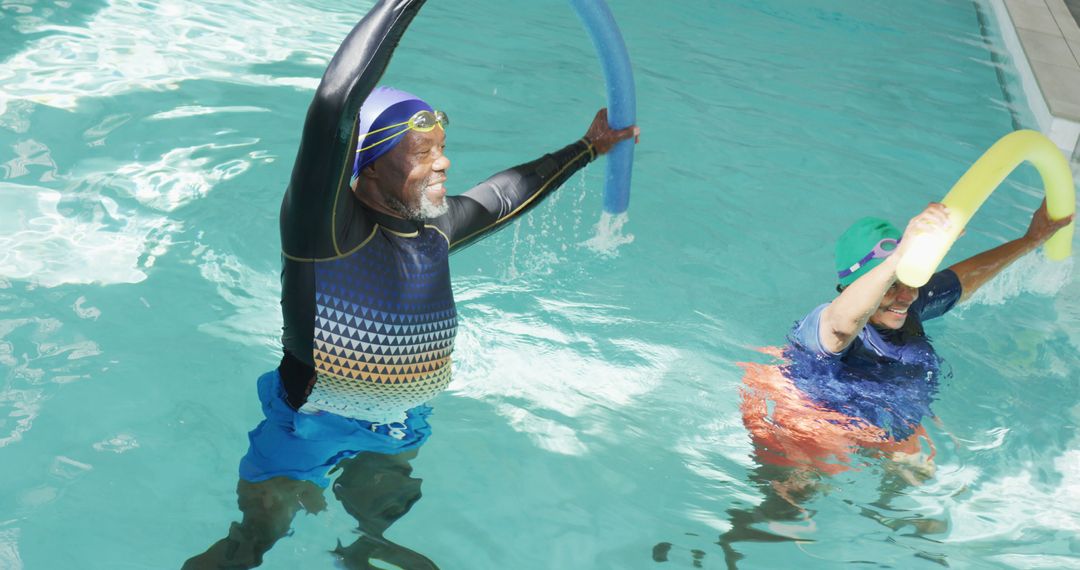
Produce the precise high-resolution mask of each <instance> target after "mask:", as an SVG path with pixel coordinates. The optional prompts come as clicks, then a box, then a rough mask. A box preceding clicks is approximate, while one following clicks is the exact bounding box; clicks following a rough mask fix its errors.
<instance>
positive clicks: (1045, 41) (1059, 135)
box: [989, 0, 1080, 160]
mask: <svg viewBox="0 0 1080 570" xmlns="http://www.w3.org/2000/svg"><path fill="white" fill-rule="evenodd" d="M989 2H990V5H991V6H992V8H993V12H994V13H995V14H996V16H997V18H998V21H999V23H1000V25H1001V29H1002V34H1003V39H1004V41H1005V45H1006V47H1007V48H1008V50H1009V52H1010V53H1012V54H1013V61H1014V62H1015V64H1016V67H1017V71H1018V72H1019V74H1020V78H1021V85H1022V86H1023V89H1024V92H1025V94H1026V95H1027V99H1028V102H1029V104H1030V106H1031V110H1032V111H1033V113H1034V115H1035V118H1036V121H1037V122H1038V126H1039V130H1041V131H1042V132H1043V133H1044V134H1046V135H1047V136H1048V137H1050V139H1051V140H1053V141H1054V143H1055V144H1057V145H1058V146H1059V147H1060V148H1061V149H1062V150H1063V151H1065V153H1066V154H1067V155H1070V156H1072V157H1073V158H1074V160H1077V159H1080V24H1078V23H1077V20H1076V18H1075V16H1074V14H1073V13H1072V11H1070V9H1069V7H1068V6H1067V5H1066V4H1065V0H989Z"/></svg>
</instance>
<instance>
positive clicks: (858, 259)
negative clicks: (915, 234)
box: [836, 217, 903, 287]
mask: <svg viewBox="0 0 1080 570" xmlns="http://www.w3.org/2000/svg"><path fill="white" fill-rule="evenodd" d="M901 235H903V234H902V233H900V230H898V229H896V226H894V225H892V224H890V223H889V222H888V221H887V220H883V219H881V218H869V217H868V218H862V219H860V220H858V221H856V222H855V223H854V224H851V227H849V228H848V229H847V230H846V231H844V233H843V234H841V235H840V239H838V240H836V275H837V277H838V278H839V279H840V285H841V286H843V287H847V286H848V285H851V284H852V283H853V282H854V281H855V280H856V279H858V278H859V277H862V276H863V275H866V273H867V272H868V271H870V270H871V269H873V268H874V267H877V265H878V264H879V263H881V262H882V260H884V259H885V258H886V257H888V255H880V254H881V250H878V254H879V255H880V256H878V257H871V256H872V255H873V254H874V250H875V248H876V247H877V246H878V244H879V243H880V242H881V240H883V239H893V240H897V241H899V240H900V236H901ZM890 246H891V247H890ZM895 248H896V246H895V244H889V245H886V246H884V247H883V248H882V249H884V250H885V251H892V250H894V249H895ZM853 267H854V268H855V269H854V270H852V268H853Z"/></svg>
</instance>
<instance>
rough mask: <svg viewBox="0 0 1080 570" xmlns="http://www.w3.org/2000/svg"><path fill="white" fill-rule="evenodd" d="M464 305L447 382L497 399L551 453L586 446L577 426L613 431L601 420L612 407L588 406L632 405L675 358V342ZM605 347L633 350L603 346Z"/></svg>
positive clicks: (601, 433)
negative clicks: (575, 328) (588, 331)
mask: <svg viewBox="0 0 1080 570" xmlns="http://www.w3.org/2000/svg"><path fill="white" fill-rule="evenodd" d="M459 287H460V285H459ZM460 288H461V289H462V290H470V289H473V288H472V287H460ZM469 310H470V314H469V315H468V317H467V319H468V324H467V325H465V326H462V327H461V328H460V329H459V331H458V337H457V346H456V348H455V352H454V354H455V360H454V381H453V382H452V383H451V384H450V387H449V388H448V390H449V391H450V392H451V393H453V394H456V395H458V396H462V397H467V398H473V399H477V400H483V401H487V402H492V403H494V404H495V409H496V411H497V412H498V413H499V414H500V415H502V416H503V417H505V418H506V419H507V420H508V424H509V425H510V426H511V427H512V428H513V429H515V430H517V431H519V432H522V433H526V434H528V435H529V437H530V438H531V439H532V440H533V441H534V442H535V443H536V445H537V446H538V447H540V448H542V449H546V450H548V451H552V452H556V453H563V454H569V455H584V454H586V453H587V451H588V449H587V447H588V446H587V443H585V441H583V440H582V439H581V437H580V436H581V434H589V435H590V436H593V437H600V438H604V437H608V436H611V434H609V433H608V430H607V427H606V425H605V422H607V421H612V418H611V417H610V414H605V413H600V412H597V413H595V414H593V413H590V411H591V410H605V409H610V408H622V407H626V406H630V405H633V404H634V402H635V401H637V400H638V398H640V397H641V396H643V395H644V394H647V393H648V392H650V391H652V390H653V389H655V388H656V387H657V386H658V385H659V384H660V382H661V379H662V378H663V377H664V374H665V372H666V370H667V369H668V367H669V364H670V363H671V362H675V361H677V360H678V358H677V357H678V354H679V351H678V350H677V349H675V348H673V347H668V346H658V345H651V344H647V343H643V342H641V341H639V340H637V339H633V338H606V339H604V343H605V346H604V347H600V346H599V345H598V344H597V343H596V342H595V340H594V339H592V338H589V337H585V336H582V335H577V334H568V333H567V331H566V329H565V328H562V327H559V326H558V325H553V324H549V323H547V322H543V320H541V319H539V318H534V317H533V316H529V315H522V314H509V313H505V312H503V311H501V310H498V309H496V308H495V307H494V306H489V305H483V304H482V303H480V302H478V301H473V302H471V303H470V304H469ZM601 348H603V349H604V350H603V351H602V350H601ZM610 350H615V351H617V352H619V353H623V354H627V355H632V356H631V357H628V358H616V357H612V355H610V354H604V352H606V351H610ZM559 416H562V417H561V418H560V417H559Z"/></svg>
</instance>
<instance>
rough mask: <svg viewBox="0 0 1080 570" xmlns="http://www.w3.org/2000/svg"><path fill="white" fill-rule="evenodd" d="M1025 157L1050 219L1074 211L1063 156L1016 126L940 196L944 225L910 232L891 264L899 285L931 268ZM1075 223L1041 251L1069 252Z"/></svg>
mask: <svg viewBox="0 0 1080 570" xmlns="http://www.w3.org/2000/svg"><path fill="white" fill-rule="evenodd" d="M1024 161H1028V162H1030V163H1031V164H1032V165H1033V166H1035V168H1036V169H1037V170H1038V171H1039V175H1040V176H1042V181H1043V188H1044V189H1045V191H1046V209H1047V213H1048V214H1049V215H1050V219H1052V220H1060V219H1061V218H1064V217H1066V216H1069V215H1071V214H1073V213H1074V212H1076V190H1075V187H1074V186H1073V177H1072V171H1070V170H1069V163H1068V162H1067V161H1066V160H1065V156H1064V155H1063V154H1062V153H1061V151H1060V150H1058V148H1057V146H1056V145H1054V143H1053V142H1051V141H1050V139H1048V138H1046V137H1045V136H1043V135H1042V134H1041V133H1038V132H1035V131H1029V130H1023V131H1016V132H1014V133H1010V134H1008V135H1005V136H1004V137H1002V138H1001V140H999V141H998V142H996V143H994V146H992V147H990V150H987V151H986V153H985V154H983V155H982V156H981V157H979V160H977V161H975V164H972V165H971V168H969V169H968V171H967V172H965V173H964V175H963V176H961V177H960V180H958V181H957V182H956V184H955V185H954V186H953V187H952V190H949V193H948V194H946V195H945V198H943V199H942V200H941V202H942V203H943V204H945V206H947V207H948V208H949V221H950V222H951V224H950V226H949V229H948V230H944V231H930V232H924V233H919V234H916V235H915V236H914V237H913V238H911V239H913V240H914V242H915V243H913V244H911V245H909V246H908V249H907V251H906V252H905V254H904V257H902V258H900V261H899V263H898V264H897V267H896V277H897V279H899V280H900V281H901V282H902V283H904V284H905V285H909V286H911V287H921V286H923V285H925V284H926V282H927V281H929V280H930V276H931V275H933V274H934V272H935V271H937V267H938V265H939V264H941V260H942V259H944V258H945V253H947V252H948V251H949V248H950V247H952V244H953V242H955V241H956V238H957V237H958V236H959V235H960V232H961V231H962V230H963V229H964V226H965V225H967V223H968V220H970V219H971V217H972V216H974V215H975V212H976V211H977V210H978V209H979V207H980V206H982V204H983V202H985V201H986V198H987V197H989V196H990V193H991V192H993V191H994V190H995V189H997V187H998V185H999V184H1001V182H1002V181H1003V180H1005V178H1006V177H1007V176H1008V175H1009V174H1011V173H1012V171H1013V170H1015V169H1016V167H1017V166H1019V165H1020V163H1021V162H1024ZM1075 225H1076V222H1075V221H1074V222H1072V223H1070V224H1069V225H1067V226H1065V227H1064V228H1061V229H1060V230H1058V231H1057V233H1055V234H1054V235H1053V237H1051V238H1050V239H1049V240H1048V241H1047V242H1046V244H1045V246H1044V247H1045V249H1044V251H1045V253H1046V256H1047V257H1049V258H1050V259H1053V260H1055V261H1060V260H1062V259H1065V258H1067V257H1069V255H1070V254H1071V253H1072V238H1073V229H1074V226H1075Z"/></svg>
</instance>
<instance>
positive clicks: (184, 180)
mask: <svg viewBox="0 0 1080 570" xmlns="http://www.w3.org/2000/svg"><path fill="white" fill-rule="evenodd" d="M258 142H259V141H258V139H245V140H241V141H238V142H232V143H219V142H211V143H206V144H200V145H195V146H189V147H181V148H174V149H172V150H170V151H168V152H166V153H165V154H163V155H161V157H159V158H158V159H157V160H155V161H152V162H130V163H127V164H124V165H121V166H119V167H117V168H115V169H114V170H111V171H107V172H98V173H95V174H93V175H91V176H89V177H88V180H90V181H91V182H95V183H96V182H101V181H107V182H108V183H109V184H113V185H116V186H119V187H122V188H125V189H127V190H128V191H129V192H131V194H132V195H133V196H134V197H135V199H136V200H138V201H139V202H140V203H142V204H144V205H146V206H148V207H151V208H153V209H155V210H160V211H163V212H172V211H174V210H176V209H178V208H181V207H183V206H185V205H187V204H189V203H191V202H193V201H195V200H198V199H199V198H202V197H204V196H206V195H207V194H209V193H210V191H211V190H212V189H213V188H214V186H215V185H217V184H219V183H221V182H224V181H227V180H230V179H232V178H235V177H237V176H239V175H241V174H243V173H244V172H247V170H248V169H249V168H250V167H251V160H250V159H251V158H254V157H255V155H258V154H259V153H258V151H252V152H250V153H248V156H247V158H229V159H227V160H224V161H222V162H218V163H217V164H213V163H212V162H213V161H212V159H211V158H210V157H211V156H218V155H219V154H220V153H217V152H215V151H222V150H230V149H237V148H244V147H250V146H254V145H255V144H257V143H258ZM233 152H235V151H233ZM200 155H202V156H200Z"/></svg>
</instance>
